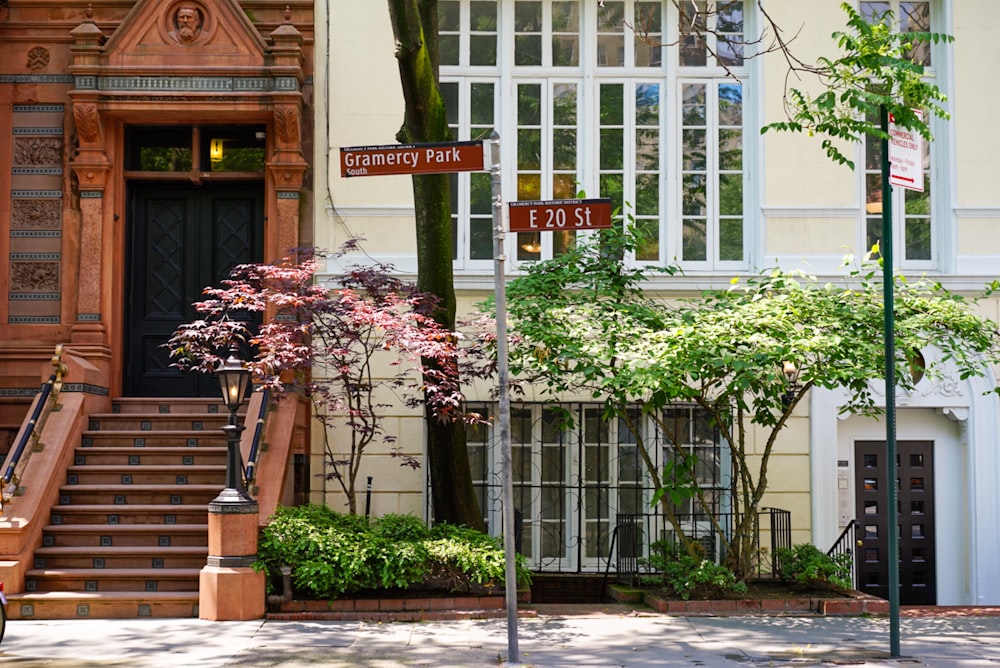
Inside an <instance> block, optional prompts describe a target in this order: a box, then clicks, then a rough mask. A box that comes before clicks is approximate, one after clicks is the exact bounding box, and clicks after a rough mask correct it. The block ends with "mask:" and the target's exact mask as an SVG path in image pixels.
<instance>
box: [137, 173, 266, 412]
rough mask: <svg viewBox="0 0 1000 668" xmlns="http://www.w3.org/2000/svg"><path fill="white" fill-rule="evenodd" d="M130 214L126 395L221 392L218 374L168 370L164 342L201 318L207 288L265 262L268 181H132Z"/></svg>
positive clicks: (162, 395) (215, 393)
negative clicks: (240, 268) (243, 266)
mask: <svg viewBox="0 0 1000 668" xmlns="http://www.w3.org/2000/svg"><path fill="white" fill-rule="evenodd" d="M128 216H129V219H128V222H129V225H128V237H129V238H128V242H127V248H128V253H127V257H126V258H125V261H126V265H127V266H126V276H127V280H128V285H127V286H126V290H125V300H126V301H125V316H126V319H125V327H126V331H125V359H124V373H125V378H124V392H125V394H126V395H128V396H148V397H170V396H173V397H184V396H216V395H217V394H218V392H219V390H218V383H217V381H216V380H215V379H214V378H212V377H210V376H206V375H203V374H195V373H186V372H185V373H182V372H180V371H178V370H177V369H174V368H172V367H170V358H169V355H168V353H167V350H166V349H165V348H163V347H162V346H163V344H164V343H166V341H167V340H168V339H169V338H170V337H171V335H172V334H173V333H174V331H175V330H176V329H177V327H178V326H179V325H181V324H183V323H186V322H190V321H192V320H194V319H196V318H197V317H198V315H197V313H196V312H195V310H194V308H193V307H192V303H194V302H196V301H199V300H200V299H202V296H201V292H202V289H203V288H205V287H206V286H209V285H212V286H218V285H219V282H220V280H221V279H223V278H225V277H226V276H227V275H228V274H229V271H230V270H231V269H232V268H233V267H234V266H235V265H237V264H240V263H245V262H259V261H260V260H261V259H262V240H263V227H264V206H263V184H259V183H254V184H233V183H227V184H224V185H203V186H193V185H186V184H159V183H157V184H132V185H131V186H130V190H129V211H128Z"/></svg>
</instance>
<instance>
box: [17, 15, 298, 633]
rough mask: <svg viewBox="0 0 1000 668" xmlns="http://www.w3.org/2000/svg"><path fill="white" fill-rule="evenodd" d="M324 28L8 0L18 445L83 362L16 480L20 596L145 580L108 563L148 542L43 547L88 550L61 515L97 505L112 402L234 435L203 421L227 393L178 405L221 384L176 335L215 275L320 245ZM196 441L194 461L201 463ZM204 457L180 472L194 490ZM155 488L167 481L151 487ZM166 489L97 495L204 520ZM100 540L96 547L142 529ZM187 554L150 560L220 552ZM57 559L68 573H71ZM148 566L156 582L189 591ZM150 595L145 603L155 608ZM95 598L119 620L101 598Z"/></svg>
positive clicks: (152, 584)
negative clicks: (315, 171) (89, 490)
mask: <svg viewBox="0 0 1000 668" xmlns="http://www.w3.org/2000/svg"><path fill="white" fill-rule="evenodd" d="M312 31H313V8H312V2H311V0H283V1H282V2H270V1H268V0H249V1H246V2H236V1H235V0H177V1H172V2H162V1H158V0H157V1H154V0H140V1H139V2H130V1H128V0H108V1H105V2H93V3H87V2H74V1H72V0H71V1H69V2H60V3H53V2H49V1H47V0H2V1H0V45H2V49H0V259H2V261H0V287H2V291H0V450H9V449H11V447H12V444H14V443H15V441H16V440H18V432H19V430H20V429H21V425H22V422H23V421H24V420H25V416H26V415H27V414H28V412H29V408H30V406H31V404H32V401H33V399H34V397H35V396H36V394H37V393H38V388H39V379H40V378H44V377H47V376H48V371H46V370H45V369H46V366H47V364H48V360H49V359H50V358H51V357H52V355H53V351H54V349H55V347H56V346H57V345H59V344H62V345H63V346H64V348H63V357H62V362H63V363H65V364H66V365H67V367H68V374H67V375H66V376H65V379H64V385H63V392H62V394H61V399H60V406H59V410H58V412H56V413H54V415H55V417H51V416H50V419H49V420H48V426H47V427H46V429H45V431H44V432H43V433H42V437H41V443H40V445H36V446H35V447H34V450H35V454H33V455H32V458H33V459H34V460H36V461H35V463H33V464H32V466H33V467H34V468H38V469H46V467H48V468H49V469H51V470H52V471H54V472H56V473H55V474H54V478H53V482H51V483H42V482H41V480H42V478H43V476H42V473H41V472H39V471H33V473H32V476H33V477H32V479H31V480H30V481H29V480H27V479H21V480H18V479H15V480H14V481H13V483H11V484H10V485H9V486H8V487H9V489H7V490H6V491H5V492H4V497H5V502H6V503H7V504H9V505H8V507H7V508H6V509H5V513H4V515H3V517H2V518H0V578H2V579H4V580H5V584H6V587H7V591H8V592H13V593H15V594H16V593H18V592H25V593H26V594H30V593H31V592H32V591H37V592H43V591H53V592H54V591H58V590H60V589H67V590H72V589H79V590H83V591H91V592H106V591H111V590H120V591H124V590H128V589H130V588H137V589H142V588H143V585H141V584H140V585H137V586H135V587H133V585H131V584H122V583H120V582H119V583H117V584H112V583H106V582H105V580H102V579H100V577H99V576H101V575H102V574H96V575H95V574H94V573H92V572H90V570H95V569H105V570H109V571H110V570H116V569H117V570H122V569H127V568H131V567H132V566H135V563H134V558H133V561H132V562H129V561H127V559H126V560H124V561H122V562H121V563H117V565H116V566H112V559H113V558H115V557H113V555H111V554H108V555H98V554H97V553H93V554H91V556H90V557H87V558H82V557H81V559H82V560H78V561H77V562H59V561H57V558H56V556H53V555H49V556H46V555H44V554H43V555H42V556H39V553H38V552H36V551H35V550H36V548H40V549H42V550H44V548H48V547H56V548H59V547H62V548H67V549H68V547H71V546H73V542H74V541H67V540H65V539H63V538H61V537H59V536H58V535H53V534H51V532H50V531H49V530H48V529H49V528H51V525H68V524H73V523H74V521H73V520H72V519H71V516H72V512H70V509H71V508H72V509H75V508H76V507H77V506H79V505H80V504H81V503H83V502H82V501H81V500H80V499H82V493H81V494H80V495H77V496H74V495H73V494H72V493H71V492H74V491H76V490H67V489H66V488H65V487H63V486H65V485H68V484H77V485H78V488H83V487H87V486H88V482H86V481H89V486H105V487H107V486H109V485H110V482H109V481H108V479H100V478H95V479H92V480H91V479H89V478H87V479H85V478H84V476H87V475H92V472H89V471H80V472H79V474H78V473H77V472H76V471H75V469H74V468H73V467H74V466H83V465H85V464H88V463H90V462H87V460H88V458H89V459H91V460H93V459H94V457H95V456H96V455H91V453H89V452H88V453H86V454H84V455H81V454H80V453H79V452H77V454H76V455H75V457H74V455H73V452H74V449H76V448H80V447H81V446H83V447H90V446H96V447H95V450H96V449H100V448H102V447H105V446H110V445H112V444H111V443H102V442H100V441H99V440H97V439H98V437H97V435H96V432H97V431H99V430H100V431H107V430H108V428H109V427H108V425H109V424H110V422H109V420H108V419H106V418H104V419H102V416H105V415H107V416H110V415H113V414H115V413H126V414H127V413H136V412H139V413H144V412H145V413H152V414H154V415H155V414H161V415H162V414H173V415H174V416H175V419H179V420H181V421H182V422H184V425H183V426H179V425H178V424H168V423H163V424H162V425H159V426H158V425H157V423H156V420H155V419H154V418H149V417H144V418H137V420H138V422H137V424H136V425H134V428H136V429H139V430H140V431H142V430H146V431H149V430H153V431H155V430H157V429H158V428H159V429H163V430H166V431H173V432H178V433H179V432H180V431H192V430H194V431H199V430H204V431H205V435H204V437H203V438H202V442H199V440H198V438H197V434H196V435H195V436H190V435H188V436H185V437H183V438H182V441H183V442H182V443H181V444H182V445H184V444H185V443H186V445H187V446H191V445H198V446H201V445H218V444H217V443H216V444H212V443H210V442H209V441H210V440H212V439H214V438H216V437H217V436H218V435H219V432H218V430H217V429H215V428H214V426H213V425H215V423H212V422H211V420H210V419H209V417H208V416H207V415H206V416H200V415H197V414H196V415H195V416H194V417H190V416H188V415H187V413H192V412H193V413H199V412H208V413H215V412H218V408H217V407H216V406H212V405H209V403H208V402H202V403H200V404H199V403H198V402H190V403H189V404H184V403H181V402H179V401H176V399H177V398H179V397H214V396H215V395H216V394H217V393H218V389H217V384H216V383H215V381H214V380H213V379H211V378H208V377H197V376H193V375H190V374H180V373H178V372H177V371H176V370H174V369H172V368H170V366H169V360H168V358H167V356H166V352H165V351H164V350H163V348H162V347H161V345H162V343H163V342H164V341H165V340H166V338H167V337H169V335H170V334H171V333H172V331H173V330H174V329H175V328H176V327H177V325H179V324H180V323H182V322H186V321H189V320H191V319H193V317H194V313H193V311H191V306H190V305H191V302H192V301H194V300H196V299H197V297H198V295H199V294H200V292H201V289H202V288H203V287H204V286H206V285H209V284H216V283H217V282H218V280H219V279H220V278H221V277H223V276H224V275H225V274H226V273H227V272H228V270H229V269H230V268H231V267H232V266H233V265H234V264H236V263H240V262H246V261H259V260H272V259H276V258H280V257H281V256H283V255H284V254H285V253H286V252H287V250H288V249H289V248H292V247H296V246H300V245H305V244H309V243H311V232H310V231H309V230H310V228H311V218H312V217H311V213H310V212H311V202H310V198H309V197H308V193H309V169H308V163H307V156H308V155H309V154H310V151H311V146H310V144H311V128H312V114H311V104H310V101H311V96H312V90H311V89H312V71H311V67H312V65H311V63H312V39H313V34H312ZM154 397H155V398H156V399H152V400H150V399H149V398H154ZM64 414H65V415H64ZM179 414H183V417H181V415H179ZM219 417H221V416H219ZM151 422H152V423H151ZM132 428H133V426H129V425H125V426H122V427H121V429H122V430H125V431H128V430H129V429H132ZM284 431H285V433H286V436H285V437H284V440H285V441H288V443H285V445H286V446H287V445H289V443H291V442H292V441H294V440H296V439H297V440H298V442H299V445H300V446H301V445H302V441H304V436H303V435H302V433H301V431H302V430H301V429H299V430H295V429H285V430H284ZM208 434H211V438H208V436H207V435H208ZM296 434H297V435H296ZM131 440H132V443H131V444H132V445H133V446H136V447H145V446H149V445H151V444H152V438H149V439H143V438H135V437H131ZM169 445H170V444H169V443H165V444H164V447H168V446H169ZM271 445H272V446H274V444H273V443H272V444H271ZM272 449H273V447H272ZM278 450H281V448H280V447H279V448H278ZM285 452H286V453H287V448H286V450H285ZM87 455H91V456H90V457H88V456H87ZM143 455H144V457H143V458H142V459H140V457H139V456H138V455H131V456H130V460H129V461H130V462H131V463H132V464H133V465H135V466H139V467H140V468H139V469H135V471H134V472H135V475H134V476H133V475H131V474H129V473H119V472H116V473H114V474H113V476H114V478H113V482H115V484H118V483H120V482H121V483H123V482H125V480H128V481H129V483H135V484H136V486H137V487H138V484H139V483H138V481H139V480H140V479H141V478H140V473H141V474H142V475H147V474H148V475H152V474H153V472H151V471H148V470H145V468H143V467H144V465H145V464H146V460H149V461H152V460H151V459H149V455H148V454H147V452H146V451H144V452H143ZM196 456H197V455H194V454H189V455H188V456H186V457H185V458H184V459H183V462H184V464H186V465H189V466H194V467H195V469H198V468H199V466H200V461H198V460H196V459H195V457H196ZM50 460H51V461H50ZM164 461H166V460H164ZM192 462H194V463H192ZM64 465H65V466H64ZM157 465H158V466H161V467H163V466H168V464H166V463H163V464H157ZM110 466H111V464H99V465H98V468H101V469H102V470H103V469H106V468H109V467H110ZM213 466H214V465H213ZM63 468H66V469H68V473H67V474H66V475H65V476H63V474H62V473H61V472H60V471H61V470H62V469H63ZM279 468H280V467H279ZM195 469H190V470H189V471H187V472H184V473H176V472H170V471H161V473H164V472H166V473H167V475H169V477H170V479H171V481H176V482H178V483H180V484H184V483H192V484H191V487H194V485H193V481H194V479H195V477H194V474H195ZM187 473H190V475H188V474H187ZM60 478H61V479H60ZM85 480H86V481H85ZM220 480H221V479H220ZM153 482H155V483H162V482H163V481H162V480H153V481H152V482H150V481H149V480H147V481H146V483H149V484H152V483H153ZM277 484H278V485H279V487H280V485H281V484H282V481H281V479H280V474H279V476H278V480H277ZM137 487H136V489H137ZM215 487H216V490H217V489H218V487H219V486H218V485H217V484H216V485H215ZM43 488H44V489H43ZM112 491H113V490H112ZM132 491H133V490H132V489H129V490H128V492H132ZM151 493H152V492H150V494H151ZM269 493H271V494H273V495H274V496H275V497H278V496H281V494H284V493H286V492H285V491H283V490H281V489H277V490H273V491H272V492H269ZM192 495H193V492H192ZM77 497H79V498H77ZM147 497H148V498H147ZM147 497H140V496H139V494H138V492H135V493H126V492H121V493H117V494H113V495H112V497H109V498H107V499H103V500H100V499H98V500H94V501H92V503H93V504H94V505H99V506H100V505H105V504H126V505H134V503H135V501H133V499H136V500H138V501H140V502H141V503H142V505H144V506H149V509H148V510H147V519H146V520H143V521H148V517H149V516H152V517H154V518H159V519H154V520H152V521H154V522H156V521H159V522H161V523H165V524H176V525H187V524H198V523H200V522H203V520H200V521H199V520H197V519H191V520H186V519H183V517H182V516H181V515H180V514H178V513H177V512H174V513H169V512H168V513H163V512H162V509H161V508H158V507H157V506H160V505H170V504H174V505H178V506H180V505H182V503H188V499H187V498H184V497H183V495H182V494H181V493H177V492H175V493H173V494H170V493H168V494H167V497H165V498H162V499H154V498H152V497H149V496H148V495H147ZM53 504H56V505H59V506H60V507H65V512H59V510H58V509H53V510H52V512H51V515H52V516H51V518H50V517H49V510H48V509H49V508H50V506H52V505H53ZM262 505H264V504H263V503H262ZM263 511H264V508H262V512H263ZM81 512H82V511H81ZM98 515H99V516H100V517H97V518H95V517H91V516H86V519H82V520H80V521H79V522H76V523H78V524H80V525H87V526H90V525H100V524H105V525H108V524H127V523H128V522H129V520H127V519H125V517H124V516H123V515H122V514H120V513H103V514H102V512H98ZM81 517H84V515H81ZM43 528H44V530H43ZM98 534H99V535H98V536H96V537H95V540H97V543H95V545H96V546H97V547H102V546H105V544H106V543H107V544H109V545H107V546H109V547H121V545H122V544H123V543H124V542H125V541H123V540H122V539H120V538H119V537H117V536H112V535H109V534H108V532H107V531H104V532H103V533H101V532H98ZM156 540H158V541H159V542H158V543H157V542H155V541H154V543H153V544H152V547H153V548H157V547H158V548H165V547H170V546H177V545H179V544H180V543H185V542H189V543H196V542H198V540H200V539H192V540H185V539H183V538H178V537H176V536H175V537H171V536H169V535H167V534H166V533H165V532H162V531H161V532H160V535H159V536H158V537H157V538H156ZM76 542H78V543H80V545H79V546H78V547H88V545H87V542H86V540H78V541H76ZM132 542H135V541H132ZM90 547H91V548H92V547H93V546H90ZM147 547H148V546H147ZM188 547H191V546H188ZM64 551H66V550H64ZM190 551H191V550H189V552H190ZM91 552H93V549H91ZM95 555H97V556H95ZM63 556H65V555H63ZM123 559H124V558H123ZM169 559H170V557H169V555H166V554H160V555H158V556H155V557H154V558H153V559H152V561H151V562H150V559H149V557H148V555H147V556H145V557H143V563H146V564H147V565H148V566H150V567H151V568H160V569H163V571H164V572H167V571H170V572H173V571H180V570H185V569H187V570H190V569H193V568H195V564H196V563H197V559H201V563H202V564H203V563H204V548H202V550H201V555H200V557H197V558H194V557H192V558H191V559H190V560H189V562H185V564H187V565H182V564H181V562H180V561H178V562H177V563H176V564H171V562H170V561H169ZM84 562H86V563H84ZM56 571H59V572H61V573H62V574H63V581H64V582H63V583H62V584H60V585H56V584H53V583H54V581H55V579H57V577H56V575H54V573H55V572H56ZM70 571H74V572H72V573H70ZM85 571H86V572H85ZM141 579H142V578H141V577H140V580H141ZM71 580H72V581H73V582H70V581H71ZM145 580H146V581H147V584H146V585H145V589H146V591H147V592H151V591H158V592H164V591H165V590H171V589H176V590H184V589H185V588H187V589H190V585H189V583H179V582H178V583H175V584H170V583H169V582H167V581H166V578H160V579H159V580H158V581H156V580H157V578H155V577H152V576H148V575H147V576H145ZM196 588H197V584H195V589H196ZM151 601H152V599H150V598H149V597H147V599H146V602H145V603H143V604H142V605H146V606H150V605H151V604H152V605H153V607H154V608H155V604H156V602H155V601H152V603H151ZM15 603H16V601H15ZM22 603H23V605H27V606H28V607H27V608H25V609H24V611H25V613H26V614H25V615H24V616H31V614H36V615H37V614H38V609H37V605H38V603H37V602H30V601H29V602H27V603H24V602H22ZM93 605H98V604H97V603H96V602H95V603H93ZM13 607H14V608H17V605H15V606H13ZM82 612H84V613H90V614H95V616H97V615H98V614H100V613H99V612H98V611H97V610H96V609H95V610H90V609H89V608H88V607H87V605H83V609H82ZM148 612H150V608H148V607H147V608H140V609H138V610H135V609H133V610H132V611H131V613H129V614H146V613H148ZM153 612H155V610H153ZM12 613H13V614H14V615H15V616H17V615H18V614H20V610H19V609H15V610H12ZM76 613H77V614H80V613H81V609H80V606H78V609H77V611H76Z"/></svg>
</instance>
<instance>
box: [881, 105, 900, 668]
mask: <svg viewBox="0 0 1000 668" xmlns="http://www.w3.org/2000/svg"><path fill="white" fill-rule="evenodd" d="M880 117H881V123H882V131H883V132H885V133H886V134H887V135H888V132H889V111H888V110H887V109H886V107H885V105H882V108H881V113H880ZM889 171H890V170H889V140H888V139H882V242H881V243H880V244H879V251H880V252H881V254H882V308H883V309H884V313H885V315H884V320H885V326H884V331H883V336H884V338H885V470H886V479H887V484H886V486H885V487H886V503H887V505H888V507H887V508H886V509H885V516H886V517H887V518H888V522H886V524H887V526H886V533H887V534H888V535H887V536H886V539H887V541H888V543H887V549H888V551H889V554H887V555H886V556H885V558H886V559H888V561H889V563H888V566H889V656H891V657H892V658H894V659H895V658H898V657H899V529H898V526H899V517H898V514H899V513H898V509H897V507H896V495H897V493H896V478H897V477H898V476H899V473H898V472H897V468H896V336H895V331H894V330H895V320H894V314H893V310H894V308H895V307H894V303H893V302H894V297H893V295H894V292H893V288H894V282H893V261H892V183H891V182H890V174H889Z"/></svg>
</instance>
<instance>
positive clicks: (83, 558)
mask: <svg viewBox="0 0 1000 668" xmlns="http://www.w3.org/2000/svg"><path fill="white" fill-rule="evenodd" d="M207 562H208V548H207V547H204V546H200V545H189V546H181V547H159V546H157V547H92V546H86V547H83V546H77V547H40V548H38V549H37V550H35V563H34V567H35V568H54V569H57V570H61V569H67V568H73V569H78V568H95V569H101V568H150V569H160V568H203V567H204V566H205V564H206V563H207Z"/></svg>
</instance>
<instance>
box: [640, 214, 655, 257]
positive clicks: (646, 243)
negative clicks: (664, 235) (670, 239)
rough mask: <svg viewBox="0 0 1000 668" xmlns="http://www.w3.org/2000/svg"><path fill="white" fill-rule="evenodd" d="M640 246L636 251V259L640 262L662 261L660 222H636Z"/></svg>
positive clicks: (645, 220) (643, 220) (651, 220)
mask: <svg viewBox="0 0 1000 668" xmlns="http://www.w3.org/2000/svg"><path fill="white" fill-rule="evenodd" d="M635 230H636V234H637V235H638V236H639V246H638V248H636V249H635V259H636V260H639V261H640V262H657V261H659V259H660V221H659V220H658V219H650V218H646V219H639V220H636V221H635Z"/></svg>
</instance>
